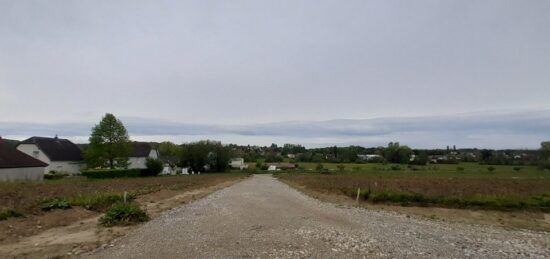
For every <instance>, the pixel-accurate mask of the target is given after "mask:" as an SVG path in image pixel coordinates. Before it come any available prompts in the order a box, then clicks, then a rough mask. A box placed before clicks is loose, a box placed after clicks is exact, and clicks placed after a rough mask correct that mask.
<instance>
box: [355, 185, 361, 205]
mask: <svg viewBox="0 0 550 259" xmlns="http://www.w3.org/2000/svg"><path fill="white" fill-rule="evenodd" d="M360 194H361V188H357V198H355V201H356V202H357V203H359V195H360Z"/></svg>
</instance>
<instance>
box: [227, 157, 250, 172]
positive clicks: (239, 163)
mask: <svg viewBox="0 0 550 259" xmlns="http://www.w3.org/2000/svg"><path fill="white" fill-rule="evenodd" d="M229 166H230V167H231V168H233V169H240V170H243V169H247V168H248V165H247V164H245V163H244V158H232V159H231V160H230V161H229Z"/></svg>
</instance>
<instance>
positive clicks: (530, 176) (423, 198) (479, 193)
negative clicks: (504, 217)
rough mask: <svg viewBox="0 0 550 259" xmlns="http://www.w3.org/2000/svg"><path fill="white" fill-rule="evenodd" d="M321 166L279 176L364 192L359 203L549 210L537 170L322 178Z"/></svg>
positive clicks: (332, 167) (361, 172) (375, 171)
mask: <svg viewBox="0 0 550 259" xmlns="http://www.w3.org/2000/svg"><path fill="white" fill-rule="evenodd" d="M317 165H318V164H315V163H301V164H300V165H299V168H301V169H302V170H298V171H296V172H282V173H280V174H278V177H279V178H280V179H281V180H283V181H286V182H288V183H290V184H296V185H299V186H302V187H305V188H308V189H310V190H313V191H317V192H321V193H333V194H345V195H348V196H350V197H353V198H355V197H356V195H357V191H358V189H359V188H360V190H361V191H360V199H361V200H363V201H368V202H371V203H396V204H401V205H420V206H441V207H458V208H484V209H497V210H519V209H534V210H544V211H549V210H550V172H549V171H543V170H540V169H538V168H537V167H532V166H520V167H514V166H487V165H479V164H474V163H462V164H457V165H429V166H412V167H407V166H406V165H405V166H403V165H391V164H387V165H383V164H323V168H324V169H323V170H324V171H325V174H320V173H318V172H317V170H316V169H315V168H316V167H317ZM339 165H340V166H342V165H343V168H342V167H340V168H339V167H338V166H339ZM490 167H491V168H492V169H489V168H490ZM325 169H326V170H325ZM327 170H328V171H327Z"/></svg>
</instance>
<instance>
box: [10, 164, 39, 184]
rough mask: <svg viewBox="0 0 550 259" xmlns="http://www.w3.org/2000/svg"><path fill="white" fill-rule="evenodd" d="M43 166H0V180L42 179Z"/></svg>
mask: <svg viewBox="0 0 550 259" xmlns="http://www.w3.org/2000/svg"><path fill="white" fill-rule="evenodd" d="M44 170H45V167H22V168H0V181H24V180H27V181H37V180H43V179H44Z"/></svg>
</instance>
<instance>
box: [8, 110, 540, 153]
mask: <svg viewBox="0 0 550 259" xmlns="http://www.w3.org/2000/svg"><path fill="white" fill-rule="evenodd" d="M121 120H122V121H123V122H124V124H125V125H126V127H127V129H128V131H129V133H130V135H131V136H132V138H133V139H140V140H156V141H161V140H171V141H175V142H188V141H193V140H198V139H204V138H213V139H220V140H223V141H224V142H226V143H238V144H261V145H267V144H270V143H278V144H283V143H287V142H293V143H302V144H306V145H308V146H323V145H367V146H373V145H384V144H385V143H387V142H389V141H400V142H402V143H405V144H409V145H412V146H414V147H444V146H446V145H458V146H462V147H466V146H467V147H480V148H482V147H492V148H537V147H538V145H539V143H540V142H541V141H543V140H548V139H550V110H531V111H522V112H481V113H467V114H458V115H448V116H443V115H442V116H426V117H401V118H376V119H365V120H351V119H339V120H328V121H290V122H277V123H262V124H247V125H214V124H211V125H208V124H186V123H174V122H166V121H158V120H152V119H147V118H135V117H130V118H124V117H123V118H121ZM92 126H93V124H90V123H60V124H38V123H10V122H3V123H1V125H0V133H2V134H3V135H4V136H6V137H10V136H15V137H17V138H21V137H24V136H34V135H44V136H53V135H55V134H58V135H60V136H63V137H69V138H73V139H76V140H77V141H79V142H82V141H85V139H86V136H87V135H89V134H90V129H91V128H92Z"/></svg>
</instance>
